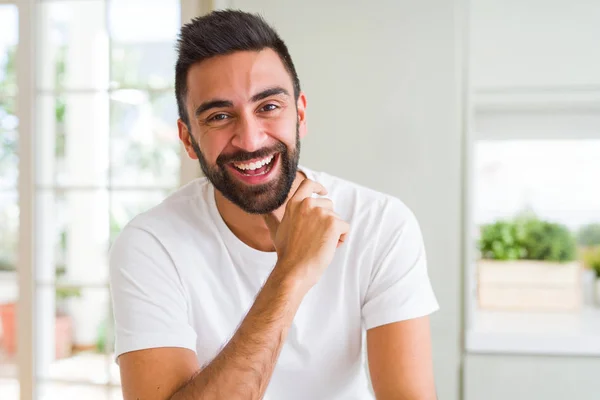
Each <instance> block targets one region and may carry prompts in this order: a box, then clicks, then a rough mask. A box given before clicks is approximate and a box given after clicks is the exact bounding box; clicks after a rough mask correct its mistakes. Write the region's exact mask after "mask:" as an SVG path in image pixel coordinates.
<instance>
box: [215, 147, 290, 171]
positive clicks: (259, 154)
mask: <svg viewBox="0 0 600 400" xmlns="http://www.w3.org/2000/svg"><path fill="white" fill-rule="evenodd" d="M285 152H287V147H286V145H285V144H283V143H281V142H279V143H277V144H275V145H274V146H271V147H264V148H262V149H259V150H256V151H253V152H250V153H249V152H246V151H237V152H235V153H231V154H221V155H220V156H219V157H217V161H216V163H217V165H219V166H223V165H225V164H229V163H232V162H245V161H250V160H253V159H256V158H265V157H267V156H270V155H271V154H276V153H285Z"/></svg>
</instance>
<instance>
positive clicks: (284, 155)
mask: <svg viewBox="0 0 600 400" xmlns="http://www.w3.org/2000/svg"><path fill="white" fill-rule="evenodd" d="M190 138H191V142H192V147H193V149H194V152H195V153H196V156H197V157H198V161H199V162H200V168H201V169H202V172H203V173H204V175H205V176H206V178H207V179H208V180H209V181H210V183H212V184H213V186H214V187H215V189H217V190H218V191H219V192H221V194H222V195H223V196H224V197H225V198H226V199H227V200H229V201H231V202H232V203H233V204H235V205H236V206H238V207H239V208H241V209H242V210H244V211H245V212H247V213H250V214H267V213H270V212H272V211H275V210H276V209H278V208H279V207H281V206H282V205H283V203H285V200H286V199H287V197H288V194H289V193H290V190H291V188H292V184H293V183H294V179H295V178H296V173H297V171H298V161H299V159H300V135H299V127H298V126H296V146H295V148H293V149H288V147H287V146H286V145H285V144H284V143H283V142H279V143H277V144H275V145H274V146H271V147H265V148H262V149H260V150H257V151H253V152H251V153H247V152H243V151H239V152H236V153H234V154H228V155H220V156H219V157H217V161H216V165H214V166H213V165H209V163H208V161H207V160H206V158H205V157H204V155H203V154H202V151H201V150H200V146H198V142H196V139H194V137H193V136H192V135H191V134H190ZM271 154H278V155H279V164H280V171H279V175H278V176H276V177H275V178H273V179H271V181H269V182H268V183H265V184H262V185H251V186H249V185H245V184H243V183H241V182H240V181H238V180H237V179H235V178H233V177H232V176H231V172H230V171H229V170H228V167H227V164H229V163H231V162H245V161H249V160H252V159H257V158H264V157H266V156H269V155H271Z"/></svg>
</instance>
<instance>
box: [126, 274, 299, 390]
mask: <svg viewBox="0 0 600 400" xmlns="http://www.w3.org/2000/svg"><path fill="white" fill-rule="evenodd" d="M280 270H283V268H281V269H280V268H277V267H276V268H275V269H274V270H273V273H272V274H271V276H270V277H269V279H267V281H266V282H265V285H264V286H263V288H262V290H261V291H260V293H259V295H258V296H257V298H256V301H255V302H254V305H253V306H252V308H251V309H250V311H249V312H248V314H247V315H246V317H245V318H244V320H243V322H242V324H241V325H240V327H239V328H238V330H237V332H236V333H235V335H234V336H233V337H232V339H231V340H230V341H229V343H228V344H227V345H226V346H225V347H224V348H223V350H222V351H221V352H220V353H219V354H218V355H217V357H215V359H214V360H213V361H212V362H210V363H209V364H208V365H207V366H206V367H204V368H203V369H201V370H200V368H199V366H198V364H197V360H196V355H195V354H194V353H193V352H192V351H190V350H186V349H178V348H160V349H148V350H141V351H135V352H130V353H126V354H123V355H122V356H121V357H119V363H120V366H121V375H122V381H123V393H124V397H125V399H126V400H129V399H172V400H197V399H238V398H244V399H259V398H261V397H262V395H263V394H264V392H265V390H266V388H267V385H268V383H269V380H270V379H271V374H272V373H273V369H274V368H275V364H276V362H277V358H278V357H279V353H280V351H281V347H282V346H283V343H284V341H285V338H286V337H287V334H288V330H289V327H290V325H291V323H292V320H293V318H294V315H295V313H296V311H297V309H298V306H299V305H300V302H301V300H302V297H303V292H302V290H303V289H302V288H301V287H299V286H298V285H295V284H294V282H293V281H291V280H290V279H286V278H285V277H284V276H282V275H281V274H279V273H278V272H279V271H280ZM190 377H191V379H190ZM174 392H176V393H175V394H173V395H172V393H174Z"/></svg>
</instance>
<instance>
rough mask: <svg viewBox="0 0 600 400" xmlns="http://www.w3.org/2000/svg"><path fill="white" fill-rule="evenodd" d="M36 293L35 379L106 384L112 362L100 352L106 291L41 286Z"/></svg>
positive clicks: (105, 319) (104, 318)
mask: <svg viewBox="0 0 600 400" xmlns="http://www.w3.org/2000/svg"><path fill="white" fill-rule="evenodd" d="M36 291H37V308H36V326H35V329H36V332H37V333H38V335H37V337H36V340H37V343H36V344H37V347H36V363H37V368H38V374H37V377H38V378H39V379H41V380H58V381H62V382H64V381H67V382H87V383H94V384H99V385H102V384H106V383H107V382H108V369H109V363H110V362H111V360H109V356H108V355H106V354H105V352H104V348H103V346H104V344H103V343H104V342H105V341H106V337H105V330H104V329H103V328H104V327H105V326H106V324H107V321H108V318H109V300H110V299H109V293H108V288H86V287H77V286H73V287H53V286H43V287H37V288H36ZM40 332H44V334H43V335H40V334H39V333H40ZM81 398H86V397H81Z"/></svg>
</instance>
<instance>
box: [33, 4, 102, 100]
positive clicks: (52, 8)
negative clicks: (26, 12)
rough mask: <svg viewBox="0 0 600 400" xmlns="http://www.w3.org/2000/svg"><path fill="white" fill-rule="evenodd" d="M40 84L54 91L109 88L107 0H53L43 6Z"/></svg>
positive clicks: (40, 35) (40, 31)
mask: <svg viewBox="0 0 600 400" xmlns="http://www.w3.org/2000/svg"><path fill="white" fill-rule="evenodd" d="M39 12H40V24H39V28H38V29H39V35H38V37H39V38H40V39H39V40H40V43H39V46H38V48H39V50H40V52H39V55H38V57H39V58H40V65H43V68H38V69H37V71H38V84H39V87H40V88H41V89H45V90H53V89H61V88H70V89H98V88H107V87H108V69H109V62H108V47H109V46H108V34H107V32H106V21H105V13H106V11H105V2H104V0H86V1H77V0H72V1H49V2H44V3H42V4H41V5H40V7H39Z"/></svg>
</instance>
